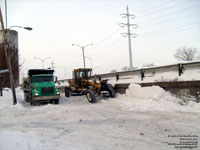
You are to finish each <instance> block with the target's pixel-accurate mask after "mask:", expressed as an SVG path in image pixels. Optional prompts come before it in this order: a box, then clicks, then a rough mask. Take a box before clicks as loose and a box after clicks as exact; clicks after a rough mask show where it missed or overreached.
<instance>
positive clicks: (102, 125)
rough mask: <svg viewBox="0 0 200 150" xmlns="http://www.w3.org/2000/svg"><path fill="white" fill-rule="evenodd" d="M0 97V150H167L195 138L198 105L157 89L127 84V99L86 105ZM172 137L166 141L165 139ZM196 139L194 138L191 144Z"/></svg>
mask: <svg viewBox="0 0 200 150" xmlns="http://www.w3.org/2000/svg"><path fill="white" fill-rule="evenodd" d="M17 97H18V104H17V105H15V106H13V105H12V98H11V92H10V91H9V92H4V97H0V149H2V150H22V149H23V150H27V149H31V150H35V149H37V150H38V149H39V150H40V149H41V150H47V149H48V150H66V149H67V150H71V149H72V150H95V149H96V150H102V149H103V150H111V149H113V150H114V149H115V150H133V149H135V150H170V149H172V150H173V149H176V148H175V146H173V145H169V144H170V143H174V142H175V143H179V142H180V138H179V137H171V136H173V135H178V136H183V135H185V136H198V137H197V140H196V141H198V144H197V145H198V148H195V147H194V148H193V149H195V150H197V149H199V148H200V144H199V143H200V104H197V103H194V102H189V103H187V104H186V103H184V102H182V101H181V100H180V99H177V98H175V97H173V96H171V95H170V94H169V93H167V92H165V91H164V90H162V89H161V88H158V87H152V88H141V87H139V86H138V85H131V87H130V88H129V90H128V91H127V94H126V95H117V98H115V99H101V100H99V102H98V103H95V104H90V103H89V102H88V101H87V100H86V97H85V96H81V97H77V96H76V97H71V98H65V97H64V96H61V103H60V104H59V105H51V104H48V105H40V106H35V107H33V106H30V104H28V103H26V102H24V100H23V92H22V91H21V90H20V89H17ZM169 136H170V137H169ZM194 141H195V140H194Z"/></svg>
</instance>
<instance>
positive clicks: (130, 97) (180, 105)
mask: <svg viewBox="0 0 200 150" xmlns="http://www.w3.org/2000/svg"><path fill="white" fill-rule="evenodd" d="M116 102H117V103H119V104H120V105H121V106H122V107H123V108H124V109H128V110H134V111H168V112H173V111H180V112H200V103H196V102H191V101H190V102H187V103H186V102H183V100H181V99H179V98H176V97H175V96H173V95H171V94H170V93H169V92H166V91H165V90H163V89H162V88H160V87H158V86H152V87H141V86H140V85H138V84H131V85H130V86H129V88H128V89H127V91H126V94H125V95H118V96H117V98H116Z"/></svg>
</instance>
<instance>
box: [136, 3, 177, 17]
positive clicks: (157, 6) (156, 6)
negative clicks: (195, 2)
mask: <svg viewBox="0 0 200 150" xmlns="http://www.w3.org/2000/svg"><path fill="white" fill-rule="evenodd" d="M170 2H174V0H169V1H165V2H164V3H161V4H158V5H155V6H153V7H151V8H149V9H146V10H143V11H141V12H138V13H140V14H142V13H144V12H145V13H146V12H148V11H151V10H152V9H153V10H154V9H155V8H159V7H160V6H162V5H165V4H167V3H170Z"/></svg>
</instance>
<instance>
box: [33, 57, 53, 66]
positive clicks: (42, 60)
mask: <svg viewBox="0 0 200 150" xmlns="http://www.w3.org/2000/svg"><path fill="white" fill-rule="evenodd" d="M34 59H38V60H40V61H41V62H42V69H44V61H45V60H47V59H51V57H47V58H44V59H41V58H38V57H34Z"/></svg>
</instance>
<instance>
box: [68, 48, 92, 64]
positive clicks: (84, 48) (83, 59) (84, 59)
mask: <svg viewBox="0 0 200 150" xmlns="http://www.w3.org/2000/svg"><path fill="white" fill-rule="evenodd" d="M92 45H93V44H87V45H85V46H80V45H77V44H72V46H77V47H80V48H81V49H82V52H83V64H84V68H85V54H84V49H85V48H86V47H88V46H92Z"/></svg>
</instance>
